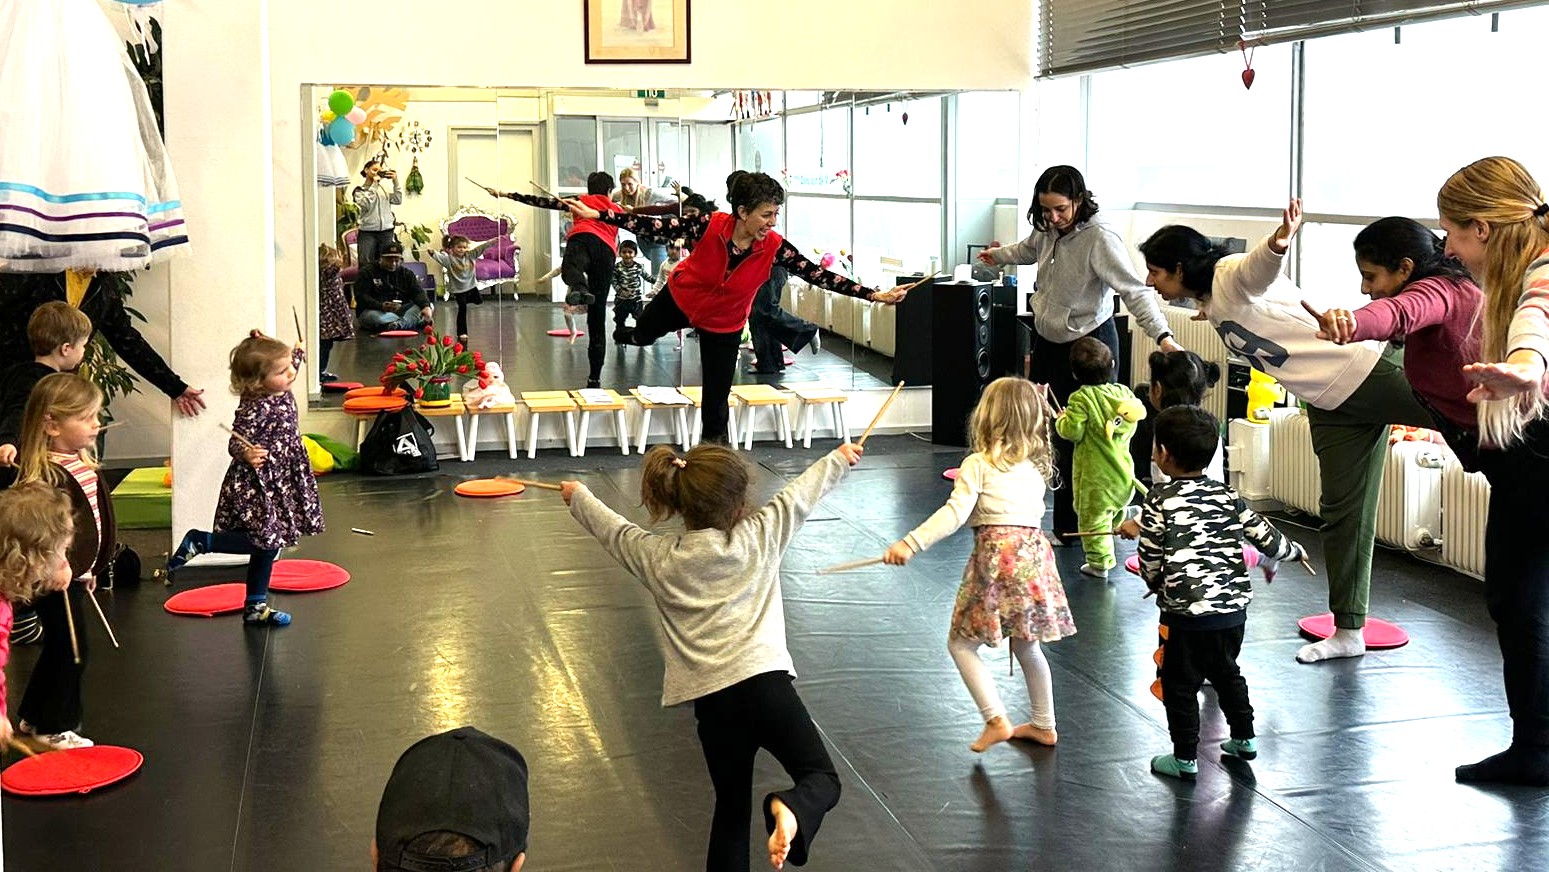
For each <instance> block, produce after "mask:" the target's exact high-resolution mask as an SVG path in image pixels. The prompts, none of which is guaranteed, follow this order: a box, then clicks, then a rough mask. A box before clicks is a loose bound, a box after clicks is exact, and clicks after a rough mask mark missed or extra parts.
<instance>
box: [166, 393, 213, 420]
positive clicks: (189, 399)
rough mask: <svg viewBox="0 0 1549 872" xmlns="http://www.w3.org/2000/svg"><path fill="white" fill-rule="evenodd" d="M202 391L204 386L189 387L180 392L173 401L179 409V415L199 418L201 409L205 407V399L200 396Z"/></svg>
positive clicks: (174, 405)
mask: <svg viewBox="0 0 1549 872" xmlns="http://www.w3.org/2000/svg"><path fill="white" fill-rule="evenodd" d="M202 393H204V389H203V388H189V389H188V390H185V391H183V392H182V393H181V394H178V396H177V398H176V399H174V400H173V401H172V405H173V407H174V408H176V409H177V412H178V414H179V415H182V416H183V417H185V418H197V417H199V412H200V410H202V409H203V408H204V407H205V406H204V399H203V398H201V397H200V396H199V395H200V394H202Z"/></svg>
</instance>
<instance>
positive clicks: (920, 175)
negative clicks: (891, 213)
mask: <svg viewBox="0 0 1549 872" xmlns="http://www.w3.org/2000/svg"><path fill="white" fill-rule="evenodd" d="M906 115H907V116H908V120H907V121H906V120H905V116H906ZM854 172H855V196H857V197H929V198H938V199H939V198H940V197H941V98H940V97H929V98H926V99H923V100H902V101H896V102H888V103H875V104H871V105H868V106H860V107H857V108H856V109H855V168H854Z"/></svg>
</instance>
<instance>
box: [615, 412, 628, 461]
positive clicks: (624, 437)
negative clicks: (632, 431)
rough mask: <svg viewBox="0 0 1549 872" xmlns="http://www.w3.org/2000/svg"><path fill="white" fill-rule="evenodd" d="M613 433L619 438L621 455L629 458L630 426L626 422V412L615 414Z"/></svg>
mask: <svg viewBox="0 0 1549 872" xmlns="http://www.w3.org/2000/svg"><path fill="white" fill-rule="evenodd" d="M613 431H614V433H615V434H616V435H617V436H618V437H619V453H620V454H622V455H624V456H625V457H628V456H629V424H628V422H626V421H625V420H624V410H623V409H619V410H618V411H616V412H614V413H613Z"/></svg>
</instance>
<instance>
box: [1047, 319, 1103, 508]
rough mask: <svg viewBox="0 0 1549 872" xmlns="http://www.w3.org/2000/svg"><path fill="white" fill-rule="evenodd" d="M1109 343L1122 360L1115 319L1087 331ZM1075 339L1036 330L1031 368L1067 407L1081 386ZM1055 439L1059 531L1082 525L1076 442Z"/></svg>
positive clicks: (1055, 434) (1054, 436)
mask: <svg viewBox="0 0 1549 872" xmlns="http://www.w3.org/2000/svg"><path fill="white" fill-rule="evenodd" d="M1087 335H1088V336H1090V337H1092V338H1093V339H1096V340H1098V341H1099V342H1101V343H1103V344H1104V345H1106V346H1108V350H1109V351H1112V352H1113V359H1114V362H1115V363H1117V362H1118V360H1119V330H1118V328H1117V327H1115V326H1114V324H1113V319H1112V318H1109V319H1108V320H1107V321H1104V322H1103V323H1101V324H1099V325H1097V329H1096V330H1093V331H1092V332H1091V333H1088V334H1087ZM1075 344H1076V343H1075V342H1074V341H1072V342H1050V341H1049V340H1047V339H1045V338H1043V337H1042V336H1039V335H1038V331H1037V330H1034V331H1033V363H1032V367H1031V368H1030V371H1029V378H1031V379H1032V380H1033V381H1034V382H1036V383H1038V384H1046V385H1048V386H1049V387H1050V388H1051V389H1052V390H1053V391H1054V398H1055V399H1056V400H1059V403H1060V406H1061V407H1063V406H1065V405H1066V404H1067V403H1069V402H1070V395H1071V394H1073V393H1075V392H1076V389H1077V388H1079V387H1081V385H1080V384H1078V383H1077V382H1076V376H1075V374H1074V373H1072V372H1071V371H1070V347H1071V346H1072V345H1075ZM1050 435H1051V436H1052V438H1053V442H1054V463H1055V469H1057V470H1058V471H1059V474H1060V476H1059V477H1060V483H1059V488H1058V489H1057V490H1055V491H1054V527H1053V529H1054V530H1056V531H1064V530H1079V529H1081V524H1080V522H1079V521H1077V520H1076V504H1075V497H1074V494H1073V485H1072V482H1073V479H1072V477H1071V471H1070V460H1071V455H1072V454H1074V453H1075V445H1073V444H1071V443H1069V442H1066V441H1065V440H1064V439H1061V438H1060V437H1059V434H1057V433H1052V432H1051V434H1050Z"/></svg>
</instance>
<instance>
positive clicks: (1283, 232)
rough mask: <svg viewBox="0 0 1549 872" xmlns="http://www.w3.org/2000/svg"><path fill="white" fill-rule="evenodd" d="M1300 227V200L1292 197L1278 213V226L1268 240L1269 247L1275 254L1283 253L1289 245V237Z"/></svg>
mask: <svg viewBox="0 0 1549 872" xmlns="http://www.w3.org/2000/svg"><path fill="white" fill-rule="evenodd" d="M1300 229H1302V201H1301V198H1299V197H1292V198H1291V202H1290V203H1288V204H1287V205H1286V207H1285V211H1284V212H1281V213H1280V227H1279V228H1278V229H1277V230H1275V235H1274V237H1273V238H1271V239H1270V240H1269V247H1270V248H1272V249H1274V251H1275V254H1285V250H1286V249H1287V248H1289V247H1290V245H1291V237H1293V236H1295V235H1296V231H1298V230H1300Z"/></svg>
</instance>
